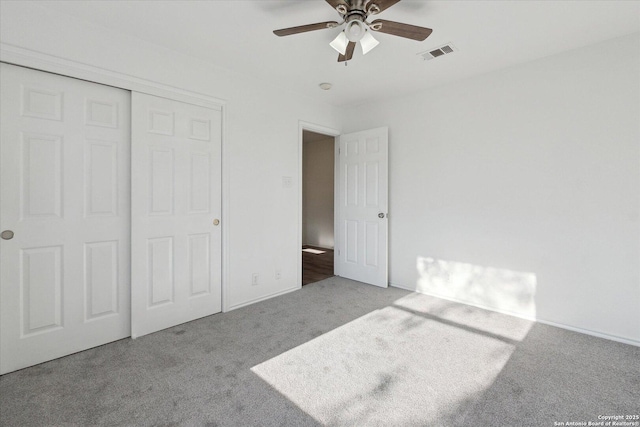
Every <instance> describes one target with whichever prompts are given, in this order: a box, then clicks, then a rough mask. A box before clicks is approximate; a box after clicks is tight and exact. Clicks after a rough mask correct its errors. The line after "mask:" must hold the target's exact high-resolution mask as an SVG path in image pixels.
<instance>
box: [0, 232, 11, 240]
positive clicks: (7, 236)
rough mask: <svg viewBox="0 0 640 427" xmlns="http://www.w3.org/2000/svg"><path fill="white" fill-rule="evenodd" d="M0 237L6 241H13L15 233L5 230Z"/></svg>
mask: <svg viewBox="0 0 640 427" xmlns="http://www.w3.org/2000/svg"><path fill="white" fill-rule="evenodd" d="M0 237H2V238H3V239H4V240H11V239H13V231H11V230H4V231H3V232H2V233H0Z"/></svg>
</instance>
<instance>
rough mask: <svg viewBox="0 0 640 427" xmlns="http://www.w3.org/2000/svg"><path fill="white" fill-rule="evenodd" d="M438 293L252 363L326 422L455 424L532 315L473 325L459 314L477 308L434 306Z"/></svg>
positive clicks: (487, 384) (378, 312)
mask: <svg viewBox="0 0 640 427" xmlns="http://www.w3.org/2000/svg"><path fill="white" fill-rule="evenodd" d="M405 298H408V299H409V301H406V302H405V301H403V300H404V299H405ZM421 301H422V304H423V305H424V307H421V305H420V304H421ZM433 301H434V299H433V298H431V297H427V296H424V295H417V294H412V295H408V296H407V297H404V298H401V299H400V300H398V301H396V302H395V303H394V305H393V306H389V307H385V308H383V309H380V310H376V311H373V312H371V313H369V314H367V315H365V316H363V317H360V318H358V319H356V320H354V321H352V322H350V323H347V324H346V325H343V326H341V327H339V328H337V329H334V330H333V331H330V332H328V333H326V334H324V335H321V336H320V337H318V338H316V339H313V340H311V341H309V342H307V343H305V344H302V345H301V346H298V347H296V348H294V349H292V350H290V351H288V352H285V353H283V354H281V355H279V356H277V357H274V358H272V359H270V360H268V361H266V362H263V363H261V364H259V365H256V366H254V367H253V368H251V370H252V371H253V372H254V373H255V374H256V375H258V376H259V377H260V378H262V379H263V380H264V381H265V382H267V383H268V384H270V385H271V386H272V387H274V388H275V389H276V390H278V391H279V392H280V393H281V394H282V395H283V396H285V397H286V398H287V399H289V400H290V401H291V402H293V403H294V404H295V405H297V406H298V407H299V408H301V409H302V410H303V411H305V412H306V413H307V414H309V415H310V416H312V417H313V418H314V419H316V420H317V421H318V422H319V423H321V424H324V425H356V424H361V423H362V422H365V423H366V424H371V425H378V424H380V425H383V424H384V425H433V424H448V425H450V424H455V422H456V421H460V420H459V418H458V417H461V416H463V415H464V414H460V413H458V412H459V409H460V406H461V405H462V404H465V405H467V404H469V403H470V402H472V401H474V400H477V399H479V398H480V397H481V396H482V393H483V391H484V390H486V389H487V388H488V387H490V386H491V384H492V383H493V381H494V380H495V379H496V377H497V376H498V374H499V373H500V371H501V370H502V368H503V367H504V365H505V364H506V363H507V361H508V360H509V357H510V356H511V354H512V352H513V351H514V349H515V344H516V343H517V341H516V340H513V339H512V338H509V337H514V338H515V337H524V336H525V335H526V332H527V331H528V330H529V328H530V326H531V322H527V321H524V320H522V319H517V321H516V323H515V325H514V324H513V323H512V324H510V325H508V326H502V324H501V323H500V322H495V321H493V320H491V321H490V322H485V323H486V324H481V325H480V326H481V328H475V327H470V326H468V325H465V324H463V323H461V322H458V320H462V319H463V318H465V316H468V315H469V313H462V312H461V313H454V312H452V311H450V312H449V313H448V315H447V318H446V319H444V318H443V319H439V318H438V316H437V315H436V314H429V307H427V306H428V305H429V304H430V303H433ZM409 307H410V309H408V308H409ZM472 310H478V309H475V308H472ZM458 317H460V318H458ZM505 317H507V316H505ZM480 321H482V320H481V319H480ZM518 321H519V323H518ZM501 328H509V329H514V328H515V329H518V332H513V331H511V330H510V331H504V330H501ZM487 329H489V330H491V332H487V331H486V330H487ZM503 337H507V338H503Z"/></svg>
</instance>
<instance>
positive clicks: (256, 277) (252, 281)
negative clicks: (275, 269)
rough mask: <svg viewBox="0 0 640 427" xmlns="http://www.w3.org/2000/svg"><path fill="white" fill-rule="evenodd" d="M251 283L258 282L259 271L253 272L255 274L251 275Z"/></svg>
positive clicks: (254, 284)
mask: <svg viewBox="0 0 640 427" xmlns="http://www.w3.org/2000/svg"><path fill="white" fill-rule="evenodd" d="M251 284H252V285H253V286H256V285H257V284H258V273H253V276H251Z"/></svg>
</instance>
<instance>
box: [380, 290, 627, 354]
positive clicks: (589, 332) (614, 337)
mask: <svg viewBox="0 0 640 427" xmlns="http://www.w3.org/2000/svg"><path fill="white" fill-rule="evenodd" d="M389 286H393V287H394V288H399V289H404V290H406V291H410V292H416V293H419V294H423V295H428V296H430V297H434V298H440V299H444V300H447V301H453V302H457V303H459V304H464V305H468V306H471V307H477V308H481V309H483V310H489V311H494V312H496V313H500V314H506V315H508V316H513V317H518V318H520V319H525V320H530V321H533V322H538V323H542V324H544V325H549V326H555V327H556V328H561V329H566V330H568V331H573V332H578V333H581V334H585V335H591V336H594V337H597V338H604V339H607V340H610V341H616V342H620V343H623V344H629V345H633V346H636V347H640V341H637V340H633V339H629V338H623V337H619V336H617V335H611V334H605V333H603V332H597V331H592V330H590V329H584V328H579V327H576V326H571V325H566V324H564V323H557V322H552V321H550V320H545V319H540V318H535V317H531V316H524V315H521V314H519V313H516V312H510V311H506V310H500V309H496V308H494V307H489V306H484V305H482V304H472V303H470V302H467V301H462V300H460V299H457V298H451V297H445V296H442V295H437V294H433V293H429V292H424V291H419V290H416V289H413V288H410V287H408V286H404V285H400V284H397V283H389Z"/></svg>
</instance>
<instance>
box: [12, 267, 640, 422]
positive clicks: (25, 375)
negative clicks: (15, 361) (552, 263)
mask: <svg viewBox="0 0 640 427" xmlns="http://www.w3.org/2000/svg"><path fill="white" fill-rule="evenodd" d="M638 402H640V348H638V347H633V346H629V345H624V344H620V343H615V342H611V341H607V340H603V339H598V338H594V337H589V336H586V335H582V334H577V333H573V332H569V331H566V330H562V329H557V328H553V327H550V326H544V325H539V324H534V323H531V322H528V321H524V320H521V319H517V318H513V317H510V316H505V315H500V314H497V313H493V312H489V311H485V310H480V309H476V308H472V307H468V306H465V305H461V304H455V303H452V302H448V301H444V300H439V299H437V298H431V297H427V296H424V295H418V294H412V293H409V292H406V291H402V290H399V289H394V288H389V289H380V288H376V287H373V286H368V285H364V284H360V283H357V282H353V281H349V280H344V279H340V278H331V279H326V280H324V281H322V282H318V283H314V284H310V285H307V286H305V287H304V288H303V289H302V290H300V291H297V292H294V293H291V294H287V295H284V296H281V297H278V298H274V299H271V300H268V301H264V302H262V303H258V304H254V305H252V306H249V307H245V308H242V309H239V310H236V311H233V312H231V313H227V314H219V315H215V316H211V317H208V318H204V319H200V320H197V321H194V322H191V323H188V324H185V325H181V326H177V327H174V328H171V329H168V330H165V331H161V332H158V333H155V334H152V335H148V336H145V337H142V338H139V339H137V340H135V341H134V340H129V339H127V340H122V341H118V342H115V343H112V344H108V345H105V346H102V347H98V348H95V349H92V350H88V351H85V352H82V353H78V354H75V355H72V356H68V357H65V358H62V359H58V360H54V361H51V362H48V363H44V364H42V365H39V366H35V367H33V368H28V369H24V370H22V371H18V372H15V373H12V374H8V375H5V376H3V377H1V378H0V422H1V424H2V425H3V426H4V425H6V426H41V425H56V426H76V425H77V426H93V425H108V426H116V425H164V426H169V425H185V426H199V425H207V426H252V425H255V426H276V425H283V426H318V425H336V426H338V425H347V426H375V425H385V426H390V425H391V426H414V425H415V426H418V425H424V426H463V425H464V426H466V425H469V426H553V425H554V422H567V421H585V422H586V421H590V420H591V421H597V420H598V415H615V414H638V413H639V412H640V405H639V403H638Z"/></svg>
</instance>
